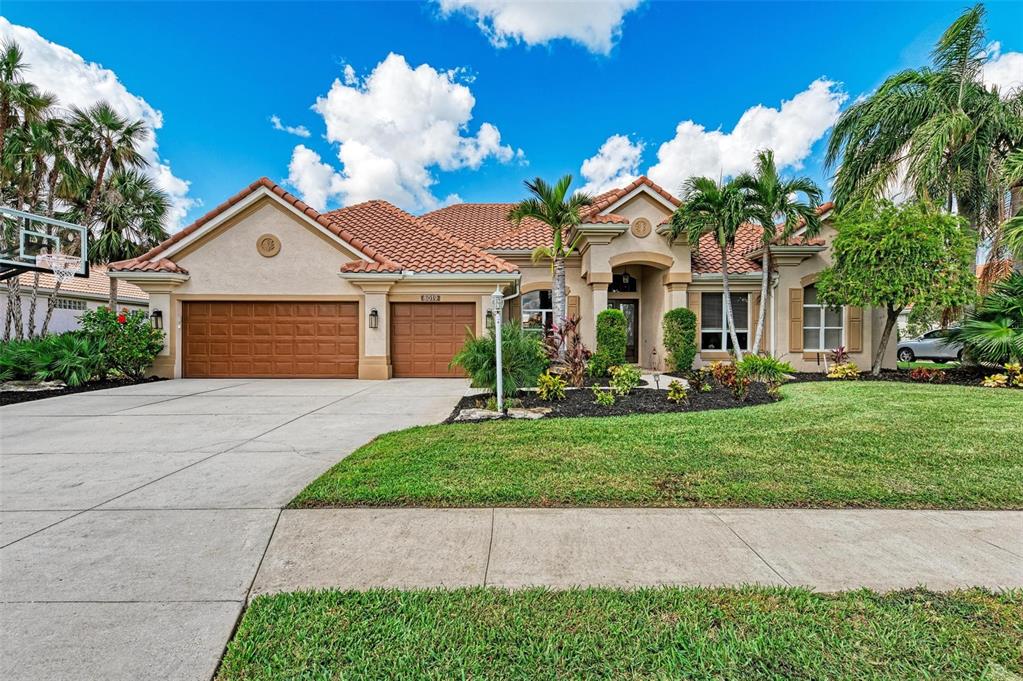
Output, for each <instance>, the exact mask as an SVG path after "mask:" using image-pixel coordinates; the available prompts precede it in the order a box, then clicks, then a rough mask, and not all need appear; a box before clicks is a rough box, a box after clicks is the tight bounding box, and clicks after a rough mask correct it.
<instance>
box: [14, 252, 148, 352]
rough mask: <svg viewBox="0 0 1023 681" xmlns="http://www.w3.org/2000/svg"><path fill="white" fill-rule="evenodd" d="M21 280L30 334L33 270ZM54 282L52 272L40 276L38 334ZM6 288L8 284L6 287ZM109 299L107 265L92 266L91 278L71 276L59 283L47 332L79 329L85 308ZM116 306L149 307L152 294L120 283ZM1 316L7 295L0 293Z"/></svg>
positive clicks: (23, 316)
mask: <svg viewBox="0 0 1023 681" xmlns="http://www.w3.org/2000/svg"><path fill="white" fill-rule="evenodd" d="M19 281H20V283H21V321H22V324H23V326H24V329H25V333H26V335H28V315H29V309H30V308H31V306H32V273H31V272H26V273H24V274H21V275H19ZM55 283H56V282H55V281H54V278H53V275H52V274H45V273H41V274H40V275H39V295H38V297H37V299H36V315H35V331H36V333H38V332H39V331H41V330H42V328H43V320H44V319H46V306H47V304H48V301H49V298H50V293H51V292H52V291H53V287H54V284H55ZM4 290H5V291H6V286H5V287H4ZM109 302H110V279H109V278H108V277H107V268H106V267H105V266H103V265H92V266H90V267H89V276H88V277H72V278H71V279H68V280H67V281H65V282H64V283H63V284H61V286H60V291H58V292H57V304H56V306H55V307H54V308H53V317H52V319H50V325H49V327H47V330H46V332H47V333H63V332H65V331H73V330H75V329H77V328H79V326H80V325H79V322H78V318H79V317H81V316H82V313H83V312H85V311H86V310H95V309H96V308H97V307H106V306H107V304H108V303H109ZM117 306H118V308H119V309H120V308H126V309H128V310H147V309H148V307H149V295H148V294H147V293H146V292H145V291H143V290H142V289H140V288H139V287H137V286H135V285H134V284H131V283H128V282H121V284H120V286H119V287H118V289H117ZM0 315H3V317H2V318H4V319H6V316H7V295H6V294H2V295H0Z"/></svg>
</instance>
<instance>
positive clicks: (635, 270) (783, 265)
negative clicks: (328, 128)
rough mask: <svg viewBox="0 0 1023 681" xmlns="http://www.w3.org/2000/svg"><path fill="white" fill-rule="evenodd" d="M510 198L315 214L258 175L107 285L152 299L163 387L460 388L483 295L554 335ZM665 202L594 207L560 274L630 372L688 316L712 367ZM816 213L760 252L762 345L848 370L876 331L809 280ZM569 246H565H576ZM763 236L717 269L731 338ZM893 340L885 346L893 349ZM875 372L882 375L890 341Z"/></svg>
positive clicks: (816, 248)
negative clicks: (458, 355) (431, 382)
mask: <svg viewBox="0 0 1023 681" xmlns="http://www.w3.org/2000/svg"><path fill="white" fill-rule="evenodd" d="M512 205H513V204H511V203H499V204H493V203H487V204H472V203H469V204H458V205H454V206H449V207H447V208H443V209H440V210H437V211H434V212H432V213H427V214H426V215H423V216H419V217H416V216H413V215H410V214H408V213H406V212H404V211H402V210H400V209H398V208H396V207H395V206H392V205H391V204H389V203H387V202H386V201H368V202H366V203H361V204H358V205H354V206H349V207H347V208H341V209H339V210H334V211H330V212H326V213H320V212H318V211H316V210H314V209H312V208H311V207H309V206H307V205H306V204H305V203H303V202H302V201H300V200H298V199H297V198H296V197H294V196H292V195H291V194H289V193H288V192H287V191H285V190H284V189H283V188H281V187H280V186H278V185H276V184H274V183H273V182H271V181H270V180H268V179H265V178H264V179H261V180H259V181H257V182H255V183H253V184H252V185H250V186H249V187H247V188H246V189H244V190H242V191H241V192H239V193H238V194H236V195H235V196H233V197H231V198H230V199H229V200H228V201H227V202H225V203H223V204H221V205H220V206H218V207H217V208H215V209H214V210H212V211H211V212H209V213H207V214H206V215H205V216H203V217H202V218H200V219H199V220H197V221H196V222H195V223H193V224H192V225H190V226H188V227H186V228H185V229H183V230H181V231H180V232H178V233H176V234H174V235H173V236H172V237H171V238H170V239H168V240H167V241H165V242H164V243H162V244H160V245H159V246H157V247H156V248H154V249H152V250H151V251H149V252H148V253H146V254H144V255H143V256H141V257H139V258H135V259H133V260H127V261H124V262H120V263H114V264H113V265H112V269H113V270H115V271H114V272H113V276H115V277H117V278H119V279H122V280H124V281H126V282H130V283H132V284H135V285H137V286H139V287H140V288H142V289H143V290H145V291H146V292H148V293H149V295H150V304H151V307H152V309H153V310H154V311H155V310H159V311H161V313H162V315H163V319H165V320H166V323H165V328H166V329H167V331H168V342H167V346H166V347H165V349H164V351H163V352H162V353H161V355H160V356H159V357H158V359H157V362H156V364H155V366H154V369H155V371H156V372H157V373H159V374H160V375H163V376H186V377H203V376H225V377H240V376H249V377H260V376H264V377H278V376H280V377H283V376H309V377H313V376H341V377H360V378H370V379H386V378H390V377H392V376H448V375H458V374H459V372H458V370H457V368H456V369H451V368H449V366H448V365H449V362H450V360H451V357H452V355H454V353H455V352H456V350H457V349H458V348H459V347H460V346H461V345H462V343H463V341H464V339H465V334H466V330H467V329H468V330H469V331H471V332H473V333H477V334H478V333H482V332H483V330H484V329H485V328H486V323H487V309H488V307H489V301H490V294H491V293H493V291H494V290H495V288H497V289H500V290H502V291H503V292H504V294H505V295H506V296H508V298H509V300H508V302H507V307H506V314H507V315H509V318H511V319H520V320H522V323H523V325H524V326H525V327H526V328H529V329H536V331H537V333H539V332H540V331H541V329H542V328H544V327H547V326H549V325H550V323H551V297H550V288H551V270H550V266H549V264H545V263H538V264H534V263H533V262H532V261H531V259H530V255H531V253H532V251H533V249H534V248H535V247H537V246H542V245H547V244H549V243H550V240H551V235H550V231H549V229H548V228H547V227H546V226H544V225H542V224H539V223H534V222H531V221H525V222H524V223H523V224H522V225H521V226H518V227H516V226H515V225H514V224H512V223H510V222H509V221H508V220H507V219H506V215H507V212H508V209H509V208H510V207H511V206H512ZM678 205H679V200H678V199H677V198H675V197H674V196H672V195H671V194H669V193H668V192H666V191H665V190H664V189H662V188H660V187H658V186H657V185H656V184H654V183H653V182H651V181H650V180H648V179H646V178H640V179H638V180H636V181H635V182H633V183H631V184H630V185H628V186H627V187H623V188H621V189H618V190H614V191H610V192H606V193H604V194H601V195H600V196H598V197H596V198H595V200H594V203H593V205H592V206H589V207H588V208H586V209H585V211H584V214H583V220H582V224H580V225H579V226H578V228H577V229H576V230H575V235H577V236H578V238H579V248H578V251H577V254H576V255H573V256H572V257H571V258H570V259H569V263H568V289H569V290H568V296H569V298H568V306H569V312H570V313H571V314H578V315H579V316H580V317H581V328H582V335H583V339H584V342H585V343H586V345H587V346H588V347H590V348H592V347H593V346H594V341H595V326H594V320H595V318H596V315H597V313H598V312H600V311H601V310H603V309H605V308H608V307H615V308H618V309H621V310H622V311H623V312H624V313H625V315H626V318H627V319H628V320H629V325H630V326H629V360H630V361H632V362H636V363H639V364H641V365H642V366H643V367H647V368H661V367H663V363H664V356H665V351H664V347H663V345H662V333H661V320H662V318H663V315H664V313H665V312H666V311H667V310H669V309H671V308H675V307H682V306H688V307H689V308H691V309H693V310H694V311H695V312H696V314H697V317H698V319H699V324H700V329H699V343H700V354H699V357H698V361H699V362H707V361H710V360H715V359H724V358H727V357H728V355H727V351H726V343H727V342H728V340H727V334H726V333H725V331H724V328H723V327H724V323H723V303H722V294H721V275H720V273H719V271H718V262H719V254H718V252H717V251H716V249H715V247H714V246H713V244H712V243H711V242H710V241H709V240H708V242H707V243H703V244H701V247H700V248H699V249H698V251H697V252H694V250H693V249H692V247H691V245H690V244H688V243H686V241H685V240H684V239H681V240H679V241H677V242H675V243H674V244H671V243H669V241H668V239H667V236H666V233H667V228H668V225H667V222H668V219H669V218H670V216H671V214H672V212H673V211H674V210H675V208H676V207H677V206H678ZM829 208H830V206H825V207H824V208H823V210H822V213H823V217H824V223H825V227H824V229H823V232H822V234H821V236H820V237H818V238H816V239H813V240H812V241H809V242H804V241H803V240H802V239H801V238H797V239H794V240H792V241H790V242H789V243H785V244H778V245H776V246H772V249H771V250H772V254H773V262H774V263H775V266H776V268H777V274H776V276H774V277H773V282H772V287H771V292H772V294H771V295H770V296H769V298H768V301H767V305H769V314H768V320H769V322H768V328H767V332H766V334H765V338H764V342H763V350H764V351H765V352H769V353H771V354H774V355H777V356H778V357H780V358H782V359H784V360H787V361H790V362H792V363H793V364H794V365H795V366H796V367H797V368H799V369H806V370H813V369H815V368H816V367H818V366H819V365H820V363H821V360H822V358H823V356H824V355H826V354H827V351H828V350H829V349H831V348H834V347H836V346H838V345H844V346H846V348H848V350H849V352H850V353H851V357H852V359H853V360H854V361H855V362H856V363H857V364H858V365H860V366H861V367H864V368H865V367H868V366H869V365H870V363H871V352H872V349H873V348H874V346H875V345H876V342H877V338H878V337H879V334H880V332H881V329H882V326H883V319H882V317H881V314H880V313H876V312H872V311H870V310H861V309H859V308H848V309H840V310H828V309H825V308H823V307H821V306H820V305H818V304H817V299H816V290H815V288H814V282H815V281H816V277H817V275H818V273H819V272H820V271H821V269H822V268H824V267H825V266H826V265H827V263H828V261H829V250H828V246H829V244H830V242H831V239H832V237H833V236H834V230H833V229H832V228H831V226H830V220H829V216H830V212H829ZM572 238H575V236H573V237H572ZM759 241H760V237H759V231H758V229H757V228H756V227H752V226H750V227H747V228H744V229H743V231H742V234H740V237H739V239H738V242H737V244H736V247H735V254H734V256H732V257H730V258H729V262H730V265H731V267H732V273H731V275H730V277H729V279H730V283H731V288H732V296H733V299H732V302H733V305H734V308H735V321H736V326H737V327H738V329H739V333H738V336H739V342H740V343H743V344H746V345H748V344H749V343H751V342H752V336H753V333H752V330H751V329H752V327H753V326H754V324H755V321H754V320H755V319H756V314H757V310H758V306H759V305H760V304H761V302H760V300H759V289H760V265H759V261H758V257H759V255H760V244H759ZM893 341H894V339H893ZM890 354H891V357H890V361H886V365H890V366H894V362H895V358H894V342H892V344H891V350H890Z"/></svg>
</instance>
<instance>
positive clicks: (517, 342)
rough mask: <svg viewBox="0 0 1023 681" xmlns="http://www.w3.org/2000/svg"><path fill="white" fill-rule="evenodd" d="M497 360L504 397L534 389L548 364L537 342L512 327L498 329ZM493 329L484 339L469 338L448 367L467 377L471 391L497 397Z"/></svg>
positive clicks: (520, 330) (470, 335)
mask: <svg viewBox="0 0 1023 681" xmlns="http://www.w3.org/2000/svg"><path fill="white" fill-rule="evenodd" d="M501 339H502V343H501V360H502V362H501V363H502V369H503V371H502V373H503V374H504V385H503V387H504V394H505V396H506V397H508V396H511V395H514V394H515V393H516V392H517V391H518V390H519V389H521V388H530V387H532V386H534V385H536V380H537V378H538V377H539V376H540V374H542V373H543V372H544V371H546V370H547V365H548V360H547V355H546V353H545V352H544V349H543V344H542V343H541V341H540V339H539V338H538V337H537V336H536V335H535V334H531V333H527V332H524V331H523V330H522V329H521V328H519V327H518V326H517V325H515V324H508V325H506V326H502V327H501ZM495 352H496V346H495V343H494V329H493V328H490V329H488V330H487V334H486V335H485V336H473V335H472V334H469V335H468V336H467V337H466V339H465V345H463V346H462V349H461V350H459V351H458V354H456V355H455V356H454V358H453V359H452V360H451V364H450V366H459V367H461V368H462V369H464V370H465V373H467V374H469V377H470V378H471V379H472V385H473V387H474V388H486V389H488V390H490V391H491V392H493V393H495V394H496V393H497V364H496V361H495Z"/></svg>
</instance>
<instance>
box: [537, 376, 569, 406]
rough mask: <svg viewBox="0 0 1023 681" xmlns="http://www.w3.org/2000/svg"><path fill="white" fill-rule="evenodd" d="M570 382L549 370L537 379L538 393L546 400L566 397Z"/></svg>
mask: <svg viewBox="0 0 1023 681" xmlns="http://www.w3.org/2000/svg"><path fill="white" fill-rule="evenodd" d="M567 386H568V383H567V382H566V381H565V379H563V378H562V377H561V376H556V375H554V374H552V373H550V372H549V371H548V372H547V373H545V374H540V377H539V378H537V379H536V394H537V396H538V397H539V398H540V399H541V400H544V401H546V402H550V401H552V400H563V399H565V388H566V387H567Z"/></svg>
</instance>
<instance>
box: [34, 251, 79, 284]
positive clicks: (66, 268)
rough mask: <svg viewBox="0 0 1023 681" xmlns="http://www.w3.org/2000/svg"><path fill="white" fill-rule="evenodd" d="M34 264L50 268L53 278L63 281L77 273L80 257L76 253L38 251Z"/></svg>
mask: <svg viewBox="0 0 1023 681" xmlns="http://www.w3.org/2000/svg"><path fill="white" fill-rule="evenodd" d="M36 265H39V266H40V267H45V268H47V269H49V270H51V271H52V272H53V276H54V278H56V280H57V281H59V282H61V283H63V282H65V281H67V280H68V279H70V278H71V277H73V276H75V274H76V273H78V271H79V270H80V269H81V267H82V259H81V258H79V257H78V256H77V255H65V254H63V253H40V254H39V255H37V256H36Z"/></svg>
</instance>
